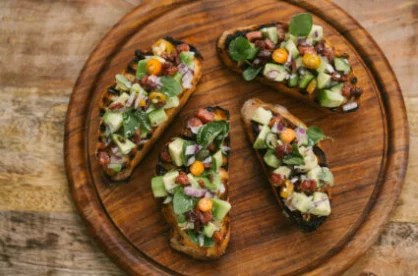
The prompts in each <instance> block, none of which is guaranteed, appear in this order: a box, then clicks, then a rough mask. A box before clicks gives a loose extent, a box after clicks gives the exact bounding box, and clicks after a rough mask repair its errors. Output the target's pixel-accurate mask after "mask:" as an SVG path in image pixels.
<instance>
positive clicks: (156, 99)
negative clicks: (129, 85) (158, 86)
mask: <svg viewBox="0 0 418 276" xmlns="http://www.w3.org/2000/svg"><path fill="white" fill-rule="evenodd" d="M148 98H149V99H150V100H151V102H152V103H153V104H157V103H164V104H165V102H166V101H167V96H166V95H164V94H163V93H161V92H158V91H153V92H151V93H150V94H149V96H148Z"/></svg>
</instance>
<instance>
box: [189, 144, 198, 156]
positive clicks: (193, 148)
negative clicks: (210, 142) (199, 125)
mask: <svg viewBox="0 0 418 276" xmlns="http://www.w3.org/2000/svg"><path fill="white" fill-rule="evenodd" d="M201 149H202V147H201V146H200V145H198V144H196V145H190V146H187V147H186V152H185V153H186V155H192V154H196V153H197V152H199V150H201Z"/></svg>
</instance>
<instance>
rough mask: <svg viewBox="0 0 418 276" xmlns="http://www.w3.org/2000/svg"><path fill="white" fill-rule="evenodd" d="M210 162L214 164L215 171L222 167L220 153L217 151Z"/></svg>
mask: <svg viewBox="0 0 418 276" xmlns="http://www.w3.org/2000/svg"><path fill="white" fill-rule="evenodd" d="M212 160H214V162H215V167H216V170H219V168H220V167H222V163H223V158H222V151H221V150H218V151H217V152H216V153H215V154H214V155H213V156H212Z"/></svg>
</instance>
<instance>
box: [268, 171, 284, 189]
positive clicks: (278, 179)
mask: <svg viewBox="0 0 418 276" xmlns="http://www.w3.org/2000/svg"><path fill="white" fill-rule="evenodd" d="M270 180H271V183H273V186H276V187H278V186H281V184H282V182H283V178H282V176H281V175H280V174H277V173H273V174H272V175H271V177H270Z"/></svg>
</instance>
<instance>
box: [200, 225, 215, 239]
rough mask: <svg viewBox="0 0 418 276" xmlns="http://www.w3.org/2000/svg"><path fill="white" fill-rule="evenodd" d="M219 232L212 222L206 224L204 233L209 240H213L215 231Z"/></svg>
mask: <svg viewBox="0 0 418 276" xmlns="http://www.w3.org/2000/svg"><path fill="white" fill-rule="evenodd" d="M216 230H217V227H216V225H215V224H213V223H212V222H209V223H208V224H206V225H205V226H204V227H203V233H204V234H205V236H206V237H208V238H212V236H213V233H215V231H216Z"/></svg>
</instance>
